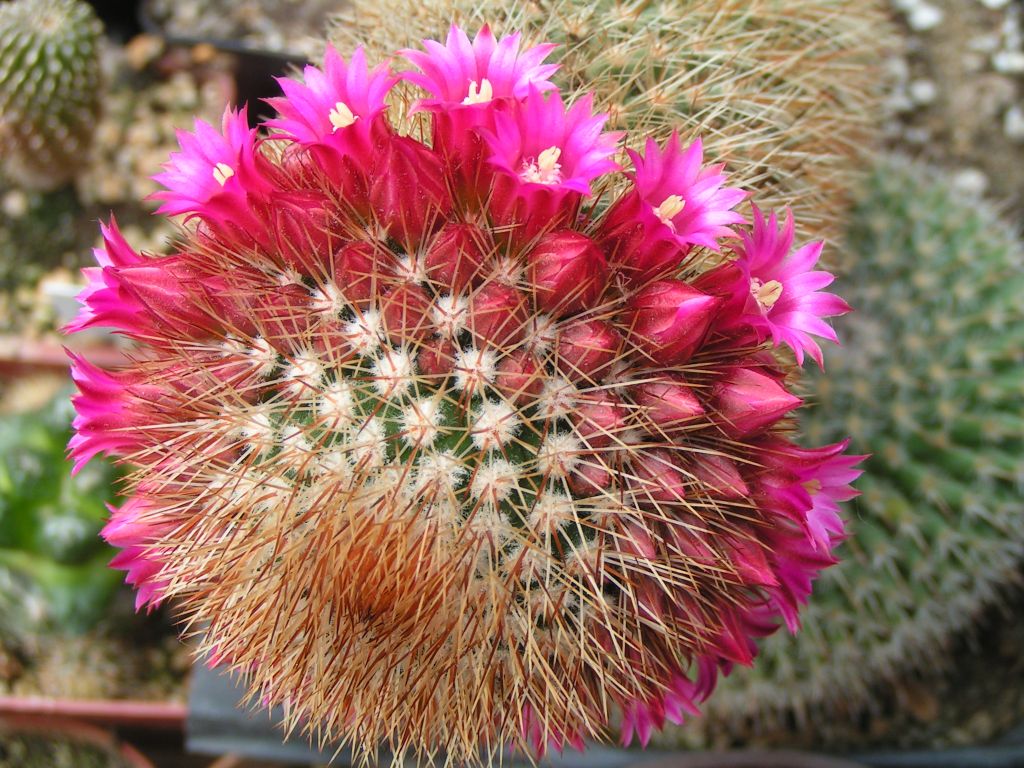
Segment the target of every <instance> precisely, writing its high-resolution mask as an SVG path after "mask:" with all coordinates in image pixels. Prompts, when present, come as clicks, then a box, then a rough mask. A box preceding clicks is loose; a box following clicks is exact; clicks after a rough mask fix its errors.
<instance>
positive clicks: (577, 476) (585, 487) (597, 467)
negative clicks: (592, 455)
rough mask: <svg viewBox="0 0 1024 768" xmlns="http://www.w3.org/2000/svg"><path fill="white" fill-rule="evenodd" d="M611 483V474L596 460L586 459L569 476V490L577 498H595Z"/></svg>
mask: <svg viewBox="0 0 1024 768" xmlns="http://www.w3.org/2000/svg"><path fill="white" fill-rule="evenodd" d="M611 483H612V476H611V473H610V472H609V471H608V470H607V469H605V468H604V466H603V465H602V464H601V463H600V462H598V461H596V460H589V461H588V460H586V459H584V460H583V461H581V462H580V463H579V464H577V465H576V469H574V470H573V472H572V474H571V475H570V476H569V490H571V491H572V492H573V493H575V494H576V495H577V496H595V495H596V494H598V493H600V492H601V491H603V490H604V489H605V488H607V487H608V486H610V485H611Z"/></svg>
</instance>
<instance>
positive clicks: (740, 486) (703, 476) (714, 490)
mask: <svg viewBox="0 0 1024 768" xmlns="http://www.w3.org/2000/svg"><path fill="white" fill-rule="evenodd" d="M690 472H691V474H692V475H693V476H694V477H696V478H697V479H698V480H699V481H700V482H701V484H702V485H703V486H704V488H705V490H706V491H707V492H708V493H710V494H711V495H712V496H717V497H718V498H720V499H730V500H733V501H739V500H740V499H745V498H747V497H749V496H750V489H749V488H748V487H747V484H746V482H745V481H744V480H743V475H741V474H740V470H739V468H738V467H737V466H736V462H734V461H733V460H732V459H730V458H728V457H727V456H720V455H718V454H716V453H695V454H694V457H693V466H692V467H691V469H690Z"/></svg>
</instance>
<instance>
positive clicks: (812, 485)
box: [802, 477, 821, 496]
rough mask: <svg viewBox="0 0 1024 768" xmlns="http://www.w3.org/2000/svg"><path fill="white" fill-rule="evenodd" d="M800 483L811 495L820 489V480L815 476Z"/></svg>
mask: <svg viewBox="0 0 1024 768" xmlns="http://www.w3.org/2000/svg"><path fill="white" fill-rule="evenodd" d="M802 485H803V487H804V489H805V490H806V491H807V492H808V493H809V494H811V496H813V495H814V494H816V493H819V492H820V491H821V480H819V479H818V478H816V477H812V478H811V479H810V480H807V481H805V482H803V483H802Z"/></svg>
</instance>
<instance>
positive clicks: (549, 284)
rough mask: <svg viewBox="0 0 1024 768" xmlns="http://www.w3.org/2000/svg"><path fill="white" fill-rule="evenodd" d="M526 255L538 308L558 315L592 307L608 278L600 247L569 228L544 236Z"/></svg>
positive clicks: (606, 264)
mask: <svg viewBox="0 0 1024 768" xmlns="http://www.w3.org/2000/svg"><path fill="white" fill-rule="evenodd" d="M526 258H527V265H528V271H529V279H530V284H531V285H532V286H533V291H534V301H536V303H537V307H538V308H539V309H540V310H541V311H542V312H550V313H552V314H554V315H556V316H558V317H564V316H566V315H571V314H574V313H576V312H579V311H580V310H581V309H584V308H586V307H590V306H593V305H594V303H595V302H596V301H597V299H598V298H599V297H600V295H601V292H602V291H603V290H604V288H605V283H606V282H607V280H608V262H607V261H606V260H605V257H604V254H603V253H602V252H601V249H600V248H598V247H597V244H596V243H595V242H594V241H593V240H591V239H590V238H589V237H587V236H586V235H584V234H581V233H579V232H573V231H572V230H559V231H557V232H549V233H548V234H546V235H544V237H542V238H541V240H540V242H539V243H537V246H536V247H535V248H534V249H533V250H531V251H530V252H529V254H527V257H526Z"/></svg>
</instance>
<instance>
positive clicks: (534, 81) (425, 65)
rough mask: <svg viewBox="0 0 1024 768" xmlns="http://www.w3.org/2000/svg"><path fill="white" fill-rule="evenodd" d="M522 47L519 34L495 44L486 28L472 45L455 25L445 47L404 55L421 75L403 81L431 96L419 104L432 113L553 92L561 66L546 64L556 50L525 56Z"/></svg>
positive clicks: (431, 45)
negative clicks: (533, 90) (532, 92)
mask: <svg viewBox="0 0 1024 768" xmlns="http://www.w3.org/2000/svg"><path fill="white" fill-rule="evenodd" d="M519 41H520V34H519V33H518V32H516V33H515V34H512V35H506V36H505V37H503V38H501V40H495V38H494V35H493V33H492V32H491V28H490V27H489V26H487V25H486V24H485V25H484V26H483V27H481V28H480V31H479V32H478V33H477V35H476V37H475V38H474V39H473V42H472V43H470V41H469V37H468V36H467V35H466V33H465V32H463V31H462V30H461V29H460V28H459V27H458V26H456V25H455V24H453V25H452V26H451V29H450V30H449V31H448V39H447V40H446V41H445V44H444V45H441V43H439V42H437V41H436V40H424V41H423V47H424V48H425V49H426V50H425V51H417V50H410V49H405V50H402V51H399V53H400V55H402V56H403V57H405V58H406V59H407V60H408V61H409V62H410V63H412V64H413V65H414V66H416V67H418V68H419V69H420V71H419V72H405V73H403V75H402V77H403V79H405V80H408V81H409V82H410V83H413V84H414V85H418V86H419V87H420V88H422V89H423V90H425V91H427V92H428V93H429V94H430V95H431V98H429V99H424V100H423V101H422V102H420V103H421V104H422V105H423V106H425V107H428V108H431V109H441V108H444V109H451V108H452V107H456V106H459V105H462V106H473V105H477V104H487V103H489V102H490V101H491V100H494V99H508V98H514V99H525V98H526V97H527V95H529V89H530V87H531V86H532V87H534V88H536V89H537V90H538V91H550V90H554V89H555V85H554V83H552V82H551V81H550V80H549V78H550V77H551V75H553V74H554V73H555V71H556V70H557V69H558V65H557V64H544V63H543V62H544V59H546V58H547V57H548V55H549V54H550V53H551V51H553V50H554V49H555V48H556V46H555V45H553V44H551V43H545V44H543V45H537V46H534V47H533V48H529V49H527V50H525V51H520V50H519Z"/></svg>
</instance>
